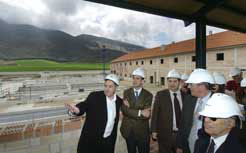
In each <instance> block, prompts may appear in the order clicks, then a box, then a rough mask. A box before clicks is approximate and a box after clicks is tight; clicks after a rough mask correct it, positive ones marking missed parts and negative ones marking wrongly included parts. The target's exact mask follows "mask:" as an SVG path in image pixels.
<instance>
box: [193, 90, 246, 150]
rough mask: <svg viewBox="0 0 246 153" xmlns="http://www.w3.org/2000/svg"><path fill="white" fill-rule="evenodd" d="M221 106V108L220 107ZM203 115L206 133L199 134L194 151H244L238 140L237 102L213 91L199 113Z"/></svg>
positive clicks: (238, 112)
mask: <svg viewBox="0 0 246 153" xmlns="http://www.w3.org/2000/svg"><path fill="white" fill-rule="evenodd" d="M221 107H223V109H221ZM199 114H200V115H202V116H203V117H204V131H205V132H206V134H208V136H206V135H199V139H198V140H197V142H196V146H195V151H194V153H245V152H246V151H245V150H244V149H243V148H242V146H241V145H240V143H239V141H238V135H237V134H238V130H239V125H237V122H238V123H240V118H243V115H242V113H241V110H240V108H239V106H238V104H237V102H236V101H235V100H234V99H233V98H232V97H230V96H228V95H225V94H223V93H215V94H213V96H212V97H211V98H210V99H209V100H208V102H207V105H205V108H204V110H203V111H202V112H200V113H199Z"/></svg>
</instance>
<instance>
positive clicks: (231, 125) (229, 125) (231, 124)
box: [225, 118, 236, 129]
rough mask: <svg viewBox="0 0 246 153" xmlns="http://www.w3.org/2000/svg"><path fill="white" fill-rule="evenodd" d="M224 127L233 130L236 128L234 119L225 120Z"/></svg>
mask: <svg viewBox="0 0 246 153" xmlns="http://www.w3.org/2000/svg"><path fill="white" fill-rule="evenodd" d="M225 126H226V127H227V128H228V129H232V128H234V127H235V126H236V121H235V119H233V118H230V119H227V120H225Z"/></svg>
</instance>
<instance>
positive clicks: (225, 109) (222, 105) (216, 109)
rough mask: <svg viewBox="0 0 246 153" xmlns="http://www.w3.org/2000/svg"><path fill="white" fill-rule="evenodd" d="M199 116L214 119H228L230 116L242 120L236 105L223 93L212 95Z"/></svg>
mask: <svg viewBox="0 0 246 153" xmlns="http://www.w3.org/2000/svg"><path fill="white" fill-rule="evenodd" d="M199 114H200V115H202V116H206V117H214V118H230V117H232V116H238V117H240V118H241V119H243V118H244V116H243V114H242V112H241V110H240V107H239V105H238V103H237V102H236V101H235V100H234V99H233V98H232V97H231V96H228V95H226V94H223V93H215V94H213V95H212V97H211V98H210V99H209V100H208V101H207V103H206V105H205V107H204V109H203V110H202V111H201V112H199Z"/></svg>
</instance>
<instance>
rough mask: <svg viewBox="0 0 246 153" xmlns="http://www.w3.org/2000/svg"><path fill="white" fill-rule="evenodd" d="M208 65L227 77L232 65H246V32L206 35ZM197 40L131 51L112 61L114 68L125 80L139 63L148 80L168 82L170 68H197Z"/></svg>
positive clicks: (151, 81) (181, 69)
mask: <svg viewBox="0 0 246 153" xmlns="http://www.w3.org/2000/svg"><path fill="white" fill-rule="evenodd" d="M206 60H207V64H206V67H207V69H208V70H209V71H210V72H211V73H212V72H215V71H216V72H222V73H224V75H225V77H226V79H227V80H229V79H230V77H229V72H230V69H231V68H232V67H239V68H241V69H243V70H245V69H246V34H242V33H237V32H232V31H225V32H221V33H217V34H210V35H208V36H207V53H206ZM195 61H196V56H195V40H194V39H190V40H185V41H181V42H176V43H172V44H169V45H165V46H161V47H157V48H152V49H146V50H143V51H138V52H132V53H128V54H126V55H123V56H121V57H119V58H117V59H115V60H113V61H112V63H111V65H110V68H111V72H113V73H115V74H117V75H118V76H120V77H121V78H122V79H124V80H130V79H131V73H132V71H133V70H134V69H136V68H137V67H143V68H144V69H145V76H146V82H147V83H150V84H156V85H161V86H165V84H166V76H167V73H168V71H169V70H171V69H173V68H175V69H177V70H178V71H179V72H180V73H186V74H190V73H191V71H192V70H193V69H194V68H195Z"/></svg>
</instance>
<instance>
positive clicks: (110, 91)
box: [104, 80, 116, 97]
mask: <svg viewBox="0 0 246 153" xmlns="http://www.w3.org/2000/svg"><path fill="white" fill-rule="evenodd" d="M115 92H116V85H115V84H114V82H113V81H111V80H106V81H105V83H104V94H105V95H106V96H107V97H112V96H113V95H114V94H115Z"/></svg>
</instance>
